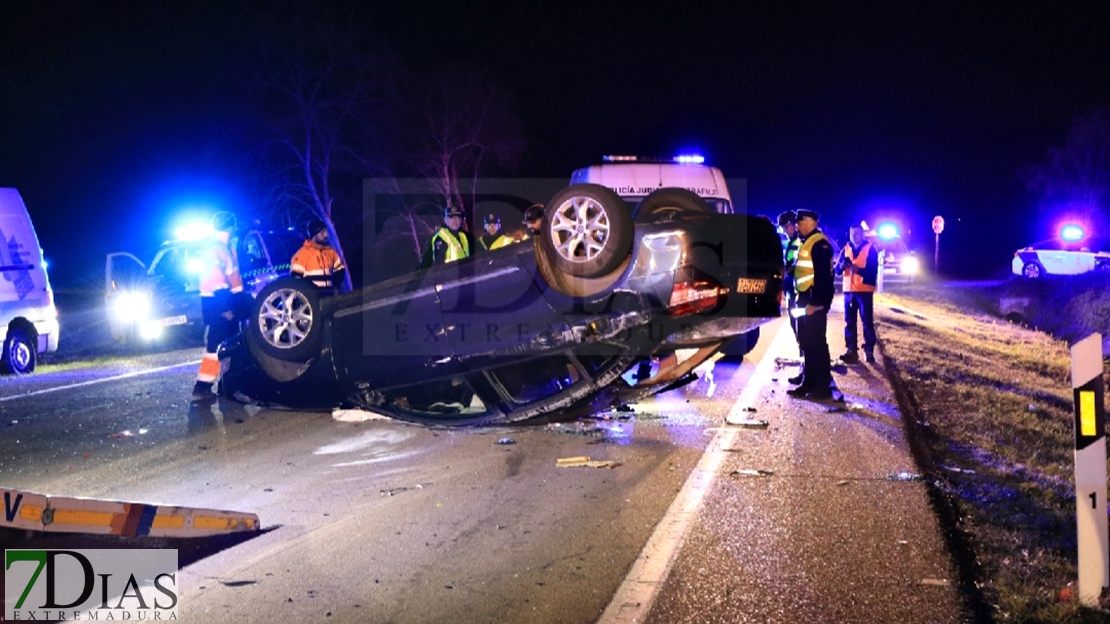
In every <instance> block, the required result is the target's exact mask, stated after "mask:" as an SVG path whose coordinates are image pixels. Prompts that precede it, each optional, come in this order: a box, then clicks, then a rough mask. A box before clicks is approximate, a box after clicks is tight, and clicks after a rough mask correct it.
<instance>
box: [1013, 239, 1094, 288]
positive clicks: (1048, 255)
mask: <svg viewBox="0 0 1110 624" xmlns="http://www.w3.org/2000/svg"><path fill="white" fill-rule="evenodd" d="M1102 247H1103V245H1102V244H1100V243H1099V242H1097V241H1093V240H1090V239H1082V240H1065V239H1061V238H1054V239H1050V240H1046V241H1042V242H1039V243H1036V244H1033V245H1030V246H1028V247H1026V248H1024V249H1019V250H1017V251H1015V252H1014V259H1013V261H1012V262H1011V263H1010V267H1011V269H1012V271H1013V273H1014V275H1020V276H1022V277H1028V278H1030V279H1037V278H1040V277H1044V276H1046V275H1082V274H1084V273H1090V272H1091V271H1097V272H1099V273H1103V272H1105V273H1110V253H1107V252H1105V251H1094V250H1096V249H1100V248H1102Z"/></svg>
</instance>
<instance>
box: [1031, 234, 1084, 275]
mask: <svg viewBox="0 0 1110 624" xmlns="http://www.w3.org/2000/svg"><path fill="white" fill-rule="evenodd" d="M1037 258H1038V259H1039V260H1040V262H1041V266H1043V267H1044V270H1045V273H1048V274H1049V275H1071V274H1072V272H1073V271H1074V270H1075V268H1074V263H1073V262H1072V260H1071V259H1070V258H1068V253H1067V252H1066V251H1064V249H1063V247H1062V246H1061V245H1060V243H1058V242H1056V241H1050V242H1048V243H1045V244H1044V246H1042V247H1041V248H1040V249H1039V250H1038V251H1037ZM1069 265H1070V266H1069Z"/></svg>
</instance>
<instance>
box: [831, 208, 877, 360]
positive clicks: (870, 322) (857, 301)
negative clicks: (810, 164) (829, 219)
mask: <svg viewBox="0 0 1110 624" xmlns="http://www.w3.org/2000/svg"><path fill="white" fill-rule="evenodd" d="M848 237H849V243H848V244H847V245H845V247H844V251H843V252H842V253H841V258H840V262H838V263H837V272H840V273H843V275H844V344H845V345H846V346H847V348H848V350H847V351H846V352H845V353H844V355H842V356H840V361H841V362H844V363H845V364H858V363H859V351H858V350H857V346H858V345H859V340H858V337H857V323H856V317H857V316H859V319H860V323H861V324H862V325H863V355H864V358H866V359H867V361H868V362H874V361H875V288H876V284H877V283H878V278H879V254H878V252H877V251H876V250H875V249H874V247H873V246H872V245H871V243H869V242H867V240H866V239H865V238H864V235H863V225H862V224H859V223H853V224H852V228H851V230H849V232H848Z"/></svg>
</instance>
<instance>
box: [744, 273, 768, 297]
mask: <svg viewBox="0 0 1110 624" xmlns="http://www.w3.org/2000/svg"><path fill="white" fill-rule="evenodd" d="M736 292H738V293H745V294H750V295H758V294H761V293H765V292H767V280H761V279H752V278H750V277H741V278H740V279H739V280H737V281H736Z"/></svg>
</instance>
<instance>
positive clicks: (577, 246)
mask: <svg viewBox="0 0 1110 624" xmlns="http://www.w3.org/2000/svg"><path fill="white" fill-rule="evenodd" d="M610 228H611V224H610V221H609V215H608V213H607V212H606V211H605V208H604V207H603V206H602V205H601V204H600V203H598V202H597V201H595V200H594V199H592V198H590V197H571V198H570V199H568V200H567V201H565V202H563V203H562V204H561V205H560V206H559V207H558V208H557V209H556V210H555V211H554V212H553V213H552V216H551V241H552V242H553V243H554V244H555V251H556V252H557V253H558V254H559V256H560V257H561V258H563V259H564V260H567V261H569V262H588V261H590V260H593V259H594V258H596V257H597V256H598V255H599V254H600V253H601V251H602V250H603V249H605V243H606V242H607V241H608V240H609V230H610Z"/></svg>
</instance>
